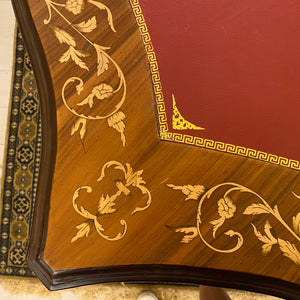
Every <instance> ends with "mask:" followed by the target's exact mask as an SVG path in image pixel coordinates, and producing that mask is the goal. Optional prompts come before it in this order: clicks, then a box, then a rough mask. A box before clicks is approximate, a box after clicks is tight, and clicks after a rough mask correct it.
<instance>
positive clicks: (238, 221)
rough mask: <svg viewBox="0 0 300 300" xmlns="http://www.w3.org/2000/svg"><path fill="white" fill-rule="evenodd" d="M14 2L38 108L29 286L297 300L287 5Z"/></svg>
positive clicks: (299, 190)
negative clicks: (189, 289)
mask: <svg viewBox="0 0 300 300" xmlns="http://www.w3.org/2000/svg"><path fill="white" fill-rule="evenodd" d="M13 3H14V6H15V11H16V15H17V17H18V21H19V25H20V26H21V29H22V31H23V35H24V39H25V42H26V44H27V47H28V51H29V53H30V56H31V60H32V62H33V67H34V70H35V75H36V79H37V83H38V86H39V93H40V98H41V102H42V103H41V109H42V112H41V113H42V119H43V121H42V122H43V123H42V127H43V150H42V152H43V153H42V160H41V167H40V168H41V169H40V177H39V183H38V193H37V199H36V208H35V221H34V225H33V228H32V238H31V244H30V247H29V255H28V261H29V265H30V266H31V268H32V269H33V270H34V271H35V272H36V273H37V275H38V276H39V277H40V279H41V280H42V281H43V282H44V283H45V284H46V285H47V286H48V287H50V288H52V289H57V288H64V287H68V286H77V285H82V284H88V283H95V282H105V281H116V280H117V281H118V280H119V281H131V282H132V281H134V282H137V281H142V282H145V281H151V282H153V281H163V282H184V283H206V284H207V283H208V284H214V285H224V286H230V287H237V288H246V289H250V290H256V291H262V292H266V293H271V294H275V295H278V296H285V297H291V298H293V297H295V298H296V297H299V288H298V287H299V283H300V273H299V265H300V252H299V251H300V248H299V245H300V244H299V242H300V201H299V199H300V179H299V168H300V164H299V159H300V158H299V153H300V152H299V141H298V139H297V136H298V135H299V132H300V128H299V126H300V125H299V122H298V115H299V105H298V97H299V94H300V89H299V86H300V85H299V84H298V80H299V79H298V78H299V76H298V75H300V74H298V73H299V72H300V71H299V70H300V68H298V67H297V65H298V64H300V59H299V58H298V53H299V51H298V50H300V49H298V48H300V43H298V42H297V39H296V37H297V33H298V31H300V21H299V20H300V18H299V16H300V6H299V4H298V3H296V2H295V1H290V2H289V5H288V4H287V3H286V1H283V0H277V1H264V3H261V1H243V3H242V2H240V1H229V2H228V1H223V0H214V1H209V2H207V1H192V2H191V3H189V4H187V3H182V2H180V1H174V0H173V1H168V0H165V1H146V0H144V1H142V0H141V1H140V2H139V1H137V0H131V1H127V0H124V1H123V0H119V1H115V0H103V1H96V0H87V1H85V0H74V1H71V0H67V1H59V0H57V1H52V0H44V1H37V0H27V1H25V0H22V1H19V0H18V1H13ZM257 280H259V281H260V283H261V284H260V285H259V286H258V285H257Z"/></svg>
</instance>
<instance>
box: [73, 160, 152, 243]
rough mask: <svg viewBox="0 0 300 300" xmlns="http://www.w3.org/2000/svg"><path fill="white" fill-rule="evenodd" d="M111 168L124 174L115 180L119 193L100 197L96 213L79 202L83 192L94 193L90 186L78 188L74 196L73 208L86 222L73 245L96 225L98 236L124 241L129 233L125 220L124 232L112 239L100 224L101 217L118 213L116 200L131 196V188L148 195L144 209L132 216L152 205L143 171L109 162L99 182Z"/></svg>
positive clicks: (139, 208) (139, 210)
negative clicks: (122, 177) (121, 177)
mask: <svg viewBox="0 0 300 300" xmlns="http://www.w3.org/2000/svg"><path fill="white" fill-rule="evenodd" d="M110 167H114V169H115V170H120V171H122V172H123V174H124V179H123V180H115V185H116V188H117V192H116V193H115V194H113V195H104V194H102V195H101V196H100V199H99V201H98V210H97V212H96V213H91V212H89V211H88V210H87V209H85V208H84V207H83V206H79V205H78V203H77V201H78V199H79V197H80V193H81V191H86V192H87V193H92V191H93V189H92V187H90V186H80V187H78V188H77V189H76V190H75V192H74V194H73V199H72V203H73V207H74V209H75V211H76V212H77V213H78V214H79V215H81V216H82V217H84V218H85V219H86V220H85V222H83V223H81V224H80V225H78V226H76V228H77V229H78V231H77V233H76V235H75V236H74V237H73V238H72V240H71V243H73V242H75V241H76V240H78V239H79V238H82V237H84V236H86V237H87V236H88V234H89V232H90V229H91V226H92V225H93V224H94V226H95V229H96V231H97V232H98V234H99V235H100V236H101V237H103V238H104V239H106V240H108V241H118V240H120V239H122V238H123V237H124V236H125V234H126V232H127V222H126V221H125V220H120V224H121V225H122V226H123V227H124V228H123V231H122V232H119V233H118V234H117V235H116V236H114V237H110V236H108V235H106V234H104V232H105V229H104V227H103V226H102V224H101V223H100V221H99V220H100V217H101V216H103V215H110V214H113V213H114V212H116V211H117V209H116V208H115V205H116V202H115V201H116V200H117V199H118V197H119V196H120V195H121V194H124V195H130V194H131V192H130V188H131V187H135V188H137V189H139V190H140V192H141V193H142V194H143V195H147V202H146V204H145V205H144V206H143V207H136V208H135V209H134V210H133V211H132V212H131V216H133V215H134V214H136V213H138V212H141V211H144V210H146V209H147V208H148V207H149V206H150V205H151V193H150V191H149V190H148V189H147V188H146V186H145V184H146V182H145V181H144V180H143V178H142V174H143V170H139V171H136V172H134V171H133V169H132V167H131V166H130V164H128V163H126V167H124V166H123V165H122V164H121V163H119V162H117V161H109V162H107V163H106V164H104V166H103V167H102V169H101V173H100V177H99V178H98V179H97V181H98V182H100V181H102V180H103V179H104V177H105V172H106V170H107V169H109V168H110Z"/></svg>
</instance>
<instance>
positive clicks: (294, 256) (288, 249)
mask: <svg viewBox="0 0 300 300" xmlns="http://www.w3.org/2000/svg"><path fill="white" fill-rule="evenodd" d="M278 244H279V247H280V250H281V251H282V253H283V255H284V256H286V257H287V258H289V259H290V260H292V261H293V262H294V263H295V264H297V265H300V253H299V251H298V250H297V248H296V246H295V245H294V244H291V243H290V242H289V241H284V240H282V239H278Z"/></svg>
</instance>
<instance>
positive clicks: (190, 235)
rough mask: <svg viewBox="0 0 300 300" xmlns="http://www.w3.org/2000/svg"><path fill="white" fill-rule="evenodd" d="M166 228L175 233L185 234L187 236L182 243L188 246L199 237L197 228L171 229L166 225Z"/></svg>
mask: <svg viewBox="0 0 300 300" xmlns="http://www.w3.org/2000/svg"><path fill="white" fill-rule="evenodd" d="M166 227H167V228H168V229H170V230H173V231H175V232H182V233H185V236H184V237H183V238H182V240H181V243H183V244H188V243H190V242H191V241H192V240H193V239H194V238H195V237H197V235H198V230H197V227H192V226H187V227H171V226H168V225H166Z"/></svg>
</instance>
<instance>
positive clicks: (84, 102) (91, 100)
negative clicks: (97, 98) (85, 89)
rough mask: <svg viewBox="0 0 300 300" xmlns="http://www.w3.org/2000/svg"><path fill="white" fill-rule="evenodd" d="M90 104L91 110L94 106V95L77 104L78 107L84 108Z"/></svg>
mask: <svg viewBox="0 0 300 300" xmlns="http://www.w3.org/2000/svg"><path fill="white" fill-rule="evenodd" d="M85 104H88V105H89V107H90V108H92V107H93V105H94V94H93V93H91V94H90V95H88V96H87V97H86V98H85V99H83V100H82V101H81V102H80V103H77V105H78V106H82V105H85Z"/></svg>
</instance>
